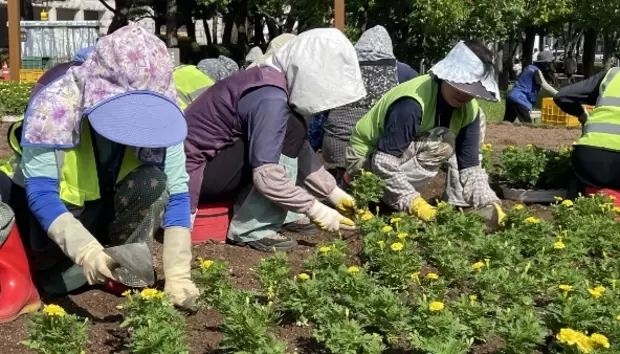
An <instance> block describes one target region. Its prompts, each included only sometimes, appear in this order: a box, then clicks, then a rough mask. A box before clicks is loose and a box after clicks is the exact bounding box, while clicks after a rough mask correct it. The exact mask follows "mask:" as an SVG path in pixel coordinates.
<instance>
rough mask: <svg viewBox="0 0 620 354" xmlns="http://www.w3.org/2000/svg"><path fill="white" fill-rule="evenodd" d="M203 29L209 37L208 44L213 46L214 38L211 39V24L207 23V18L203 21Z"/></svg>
mask: <svg viewBox="0 0 620 354" xmlns="http://www.w3.org/2000/svg"><path fill="white" fill-rule="evenodd" d="M202 28H203V29H204V30H205V36H207V44H212V43H213V38H211V30H210V29H209V22H207V19H206V18H203V19H202Z"/></svg>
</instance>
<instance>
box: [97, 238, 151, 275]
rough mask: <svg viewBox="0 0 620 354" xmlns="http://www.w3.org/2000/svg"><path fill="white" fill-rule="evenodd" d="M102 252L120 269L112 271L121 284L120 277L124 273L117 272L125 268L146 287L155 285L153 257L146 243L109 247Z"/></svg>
mask: <svg viewBox="0 0 620 354" xmlns="http://www.w3.org/2000/svg"><path fill="white" fill-rule="evenodd" d="M103 251H104V252H105V253H106V254H107V255H108V256H110V257H112V259H114V260H115V261H116V262H118V264H119V265H120V268H117V269H115V270H114V272H113V275H114V277H115V278H117V280H118V281H120V282H121V283H125V282H124V281H123V280H124V279H123V276H122V274H123V273H125V272H119V270H120V269H121V268H125V269H127V271H129V273H130V274H132V275H134V276H135V277H137V278H138V279H140V280H142V281H143V282H145V283H146V284H147V285H148V286H152V285H153V284H155V270H154V269H153V256H152V254H151V250H150V249H149V246H148V245H147V244H146V243H128V244H125V245H120V246H114V247H109V248H106V249H104V250H103Z"/></svg>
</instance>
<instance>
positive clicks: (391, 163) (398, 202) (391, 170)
mask: <svg viewBox="0 0 620 354" xmlns="http://www.w3.org/2000/svg"><path fill="white" fill-rule="evenodd" d="M400 165H401V159H400V158H398V157H395V156H393V155H390V154H386V153H384V152H381V151H377V152H376V153H375V154H374V155H373V156H372V159H371V162H370V166H371V170H372V172H373V173H374V174H376V175H377V176H378V177H379V178H381V179H382V180H383V182H384V183H385V193H384V195H383V199H384V201H385V202H386V203H387V204H388V205H389V206H390V207H392V208H394V209H396V210H399V211H407V212H408V211H409V208H410V207H411V202H412V201H413V200H414V199H415V198H417V197H419V196H420V193H419V192H418V191H416V190H415V188H414V187H413V185H411V183H409V181H408V180H407V176H406V174H405V172H404V171H402V169H401V167H400Z"/></svg>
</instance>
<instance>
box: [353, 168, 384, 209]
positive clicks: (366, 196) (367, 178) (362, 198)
mask: <svg viewBox="0 0 620 354" xmlns="http://www.w3.org/2000/svg"><path fill="white" fill-rule="evenodd" d="M351 188H352V190H353V197H354V198H355V201H356V203H357V207H358V208H360V209H362V210H366V209H368V206H369V204H370V203H379V201H380V200H381V197H382V196H383V190H384V188H385V183H384V182H383V180H382V179H381V178H379V177H378V176H375V175H374V174H373V173H372V172H368V171H361V172H360V174H359V176H357V177H355V179H354V180H353V182H351Z"/></svg>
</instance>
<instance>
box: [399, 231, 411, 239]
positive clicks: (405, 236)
mask: <svg viewBox="0 0 620 354" xmlns="http://www.w3.org/2000/svg"><path fill="white" fill-rule="evenodd" d="M407 236H409V234H407V233H406V232H401V233H399V234H398V235H397V237H398V239H399V240H404V239H406V238H407Z"/></svg>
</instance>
